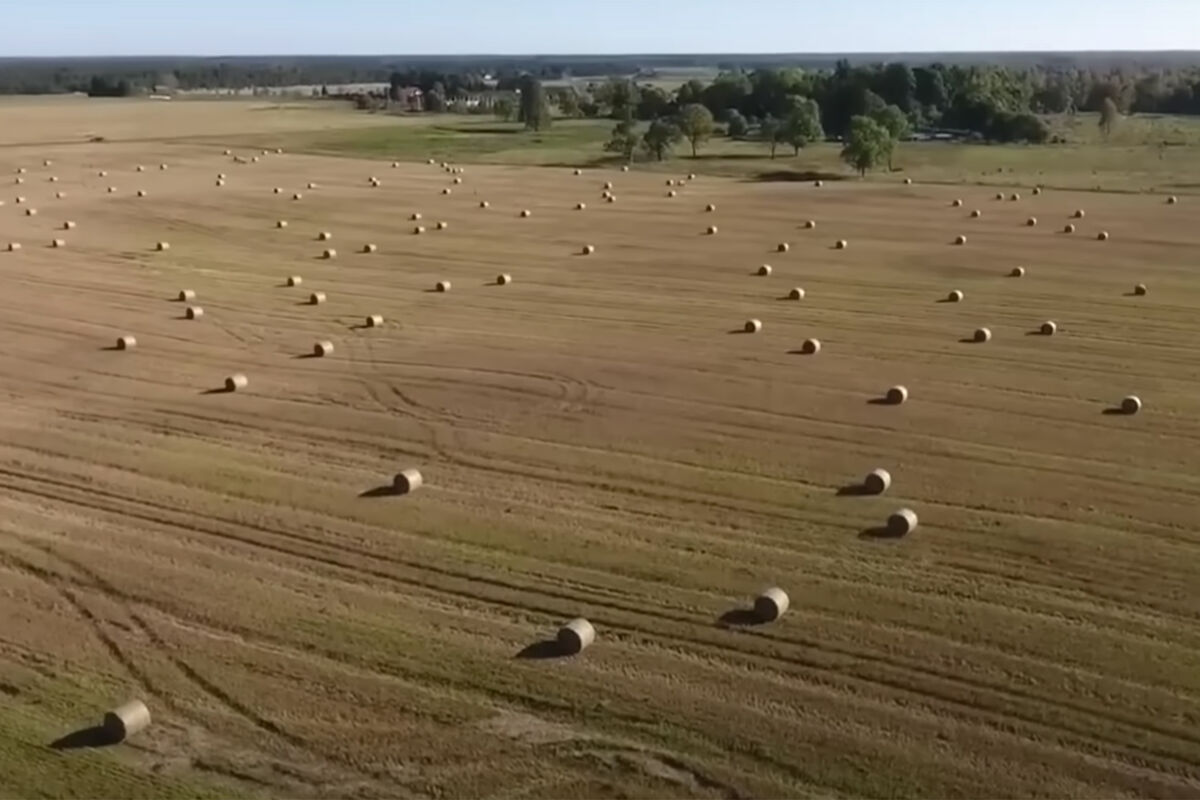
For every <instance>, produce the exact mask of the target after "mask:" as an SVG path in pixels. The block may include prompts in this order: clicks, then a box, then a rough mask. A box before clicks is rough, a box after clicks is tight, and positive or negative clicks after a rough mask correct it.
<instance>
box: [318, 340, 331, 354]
mask: <svg viewBox="0 0 1200 800" xmlns="http://www.w3.org/2000/svg"><path fill="white" fill-rule="evenodd" d="M332 352H333V342H331V341H328V340H326V341H323V342H317V343H316V344H314V345H313V355H314V356H316V357H317V358H324V357H325V356H327V355H329V354H330V353H332Z"/></svg>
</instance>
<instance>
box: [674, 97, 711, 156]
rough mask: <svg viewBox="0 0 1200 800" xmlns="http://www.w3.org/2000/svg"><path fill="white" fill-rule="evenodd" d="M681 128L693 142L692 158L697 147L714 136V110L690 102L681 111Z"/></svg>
mask: <svg viewBox="0 0 1200 800" xmlns="http://www.w3.org/2000/svg"><path fill="white" fill-rule="evenodd" d="M679 130H680V131H681V132H682V133H683V135H684V136H686V137H687V140H688V141H689V142H691V143H692V158H695V157H696V148H697V147H698V146H699V145H700V143H701V142H704V141H707V140H708V138H709V137H710V136H712V132H713V115H712V112H711V111H709V110H708V109H707V108H705V107H704V106H702V105H700V104H699V103H689V104H688V105H686V106H684V107H683V108H682V109H680V111H679Z"/></svg>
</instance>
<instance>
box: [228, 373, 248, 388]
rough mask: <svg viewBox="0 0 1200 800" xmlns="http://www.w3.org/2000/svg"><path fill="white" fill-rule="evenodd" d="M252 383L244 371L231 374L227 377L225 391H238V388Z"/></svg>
mask: <svg viewBox="0 0 1200 800" xmlns="http://www.w3.org/2000/svg"><path fill="white" fill-rule="evenodd" d="M249 385H250V380H249V379H248V378H247V377H246V376H245V375H243V374H242V373H240V372H239V373H237V374H236V375H230V376H229V377H228V378H226V379H225V391H227V392H236V391H237V390H238V389H245V388H246V387H247V386H249Z"/></svg>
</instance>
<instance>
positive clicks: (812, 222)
mask: <svg viewBox="0 0 1200 800" xmlns="http://www.w3.org/2000/svg"><path fill="white" fill-rule="evenodd" d="M804 227H805V228H807V229H808V230H810V231H811V230H812V229H813V228H815V227H817V221H816V220H815V219H810V220H805V222H804Z"/></svg>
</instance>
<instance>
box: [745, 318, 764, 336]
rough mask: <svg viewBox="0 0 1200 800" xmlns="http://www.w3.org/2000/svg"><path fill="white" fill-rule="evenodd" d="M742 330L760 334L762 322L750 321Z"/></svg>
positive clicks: (747, 321)
mask: <svg viewBox="0 0 1200 800" xmlns="http://www.w3.org/2000/svg"><path fill="white" fill-rule="evenodd" d="M742 330H744V331H745V332H746V333H758V332H759V331H761V330H762V320H757V319H748V320H746V324H745V325H743V326H742Z"/></svg>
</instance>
